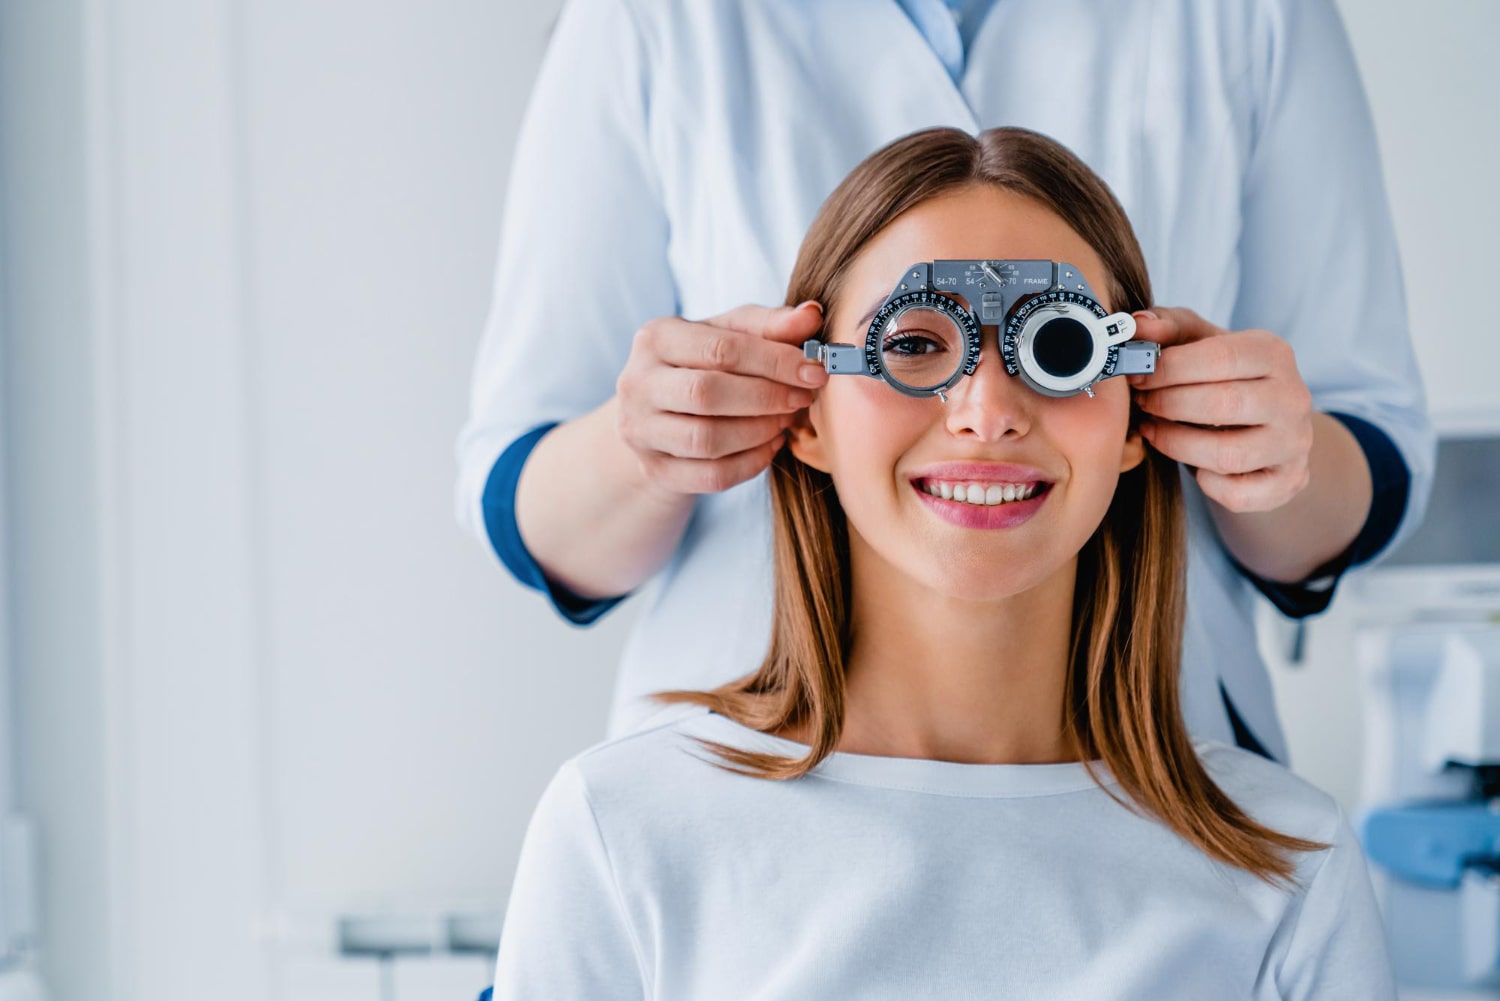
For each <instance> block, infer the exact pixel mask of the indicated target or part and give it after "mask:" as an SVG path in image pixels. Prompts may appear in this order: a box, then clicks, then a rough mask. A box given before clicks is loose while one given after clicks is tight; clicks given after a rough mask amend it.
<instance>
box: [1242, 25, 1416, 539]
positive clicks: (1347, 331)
mask: <svg viewBox="0 0 1500 1001" xmlns="http://www.w3.org/2000/svg"><path fill="white" fill-rule="evenodd" d="M1260 14H1261V17H1260V20H1259V22H1258V23H1257V27H1256V31H1255V34H1254V39H1255V41H1254V43H1253V44H1252V52H1253V57H1252V62H1251V64H1250V67H1249V70H1248V75H1247V85H1248V86H1249V88H1250V93H1251V102H1252V107H1253V109H1254V110H1253V112H1252V115H1251V122H1252V124H1251V140H1250V145H1249V153H1248V156H1249V161H1248V166H1247V173H1246V177H1245V187H1244V201H1243V221H1242V237H1241V241H1240V266H1241V268H1240V288H1239V293H1238V296H1237V300H1236V303H1235V308H1234V311H1233V316H1232V319H1231V326H1232V327H1233V328H1234V329H1237V330H1242V329H1247V328H1260V329H1265V330H1270V331H1273V332H1274V333H1276V334H1278V335H1280V336H1281V337H1283V338H1285V339H1286V340H1287V341H1288V342H1289V343H1290V344H1291V345H1292V347H1293V348H1294V350H1295V351H1296V356H1297V366H1298V369H1299V371H1300V372H1301V374H1302V378H1303V380H1304V381H1305V382H1306V383H1307V386H1308V388H1309V389H1310V390H1311V391H1312V394H1313V401H1314V406H1315V407H1316V408H1317V409H1318V410H1321V411H1325V412H1326V411H1337V412H1342V413H1347V414H1351V415H1353V416H1355V417H1358V418H1362V419H1364V420H1366V421H1368V422H1370V423H1371V424H1373V425H1375V427H1377V428H1379V429H1380V430H1381V431H1383V432H1384V433H1385V434H1386V435H1387V436H1388V437H1389V438H1390V439H1391V442H1392V443H1393V444H1394V445H1395V447H1396V449H1397V450H1398V451H1399V452H1400V453H1401V457H1402V458H1403V459H1404V460H1405V464H1406V467H1407V469H1408V471H1409V473H1410V476H1411V481H1410V491H1409V493H1408V495H1407V502H1406V508H1405V513H1404V516H1403V517H1402V519H1401V522H1400V525H1399V526H1398V527H1397V531H1396V534H1395V536H1394V537H1393V539H1392V541H1391V543H1390V544H1388V545H1387V546H1386V547H1385V548H1384V549H1383V550H1382V553H1388V552H1390V551H1391V550H1392V549H1394V548H1395V547H1396V546H1397V545H1399V544H1400V542H1401V540H1402V539H1404V538H1405V537H1406V536H1407V535H1408V534H1410V532H1411V531H1412V530H1413V529H1414V528H1415V527H1416V525H1417V523H1418V522H1419V521H1420V520H1421V516H1422V513H1423V511H1424V510H1425V509H1426V505H1427V497H1428V494H1429V492H1430V490H1431V486H1432V473H1433V464H1434V461H1435V450H1436V446H1435V440H1434V436H1433V431H1432V426H1431V424H1430V422H1429V420H1428V416H1427V406H1426V399H1425V394H1424V392H1423V388H1422V380H1421V375H1420V373H1419V372H1418V369H1417V363H1416V358H1415V355H1414V352H1413V350H1412V343H1411V337H1410V333H1409V326H1408V320H1407V311H1406V297H1405V292H1404V290H1403V288H1402V277H1401V262H1400V257H1399V255H1398V252H1397V248H1396V236H1395V231H1394V227H1393V225H1392V222H1391V213H1390V207H1389V205H1388V202H1387V199H1386V193H1385V185H1384V181H1383V180H1382V177H1381V170H1380V153H1379V149H1378V148H1377V145H1376V137H1375V128H1374V122H1373V120H1372V118H1371V115H1370V109H1369V105H1368V103H1367V102H1366V99H1365V94H1364V90H1363V87H1362V85H1361V83H1360V79H1359V74H1358V69H1357V67H1356V65H1355V62H1354V55H1353V52H1352V51H1351V49H1350V46H1349V39H1348V36H1347V34H1346V33H1345V30H1344V26H1343V23H1342V21H1340V19H1339V15H1338V12H1337V10H1336V9H1335V8H1334V5H1333V2H1332V0H1263V2H1262V3H1261V6H1260Z"/></svg>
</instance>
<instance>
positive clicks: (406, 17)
mask: <svg viewBox="0 0 1500 1001" xmlns="http://www.w3.org/2000/svg"><path fill="white" fill-rule="evenodd" d="M1343 6H1344V9H1345V12H1346V15H1347V16H1348V18H1349V23H1350V29H1351V34H1352V36H1353V38H1354V41H1355V45H1356V49H1357V51H1358V54H1359V56H1360V58H1361V61H1362V64H1363V65H1364V68H1365V72H1366V76H1367V83H1368V86H1369V90H1370V93H1371V96H1372V99H1373V100H1374V102H1375V104H1376V117H1377V125H1378V127H1379V129H1380V132H1381V139H1382V143H1383V146H1384V148H1385V155H1386V164H1387V173H1388V177H1389V178H1390V185H1391V193H1392V198H1393V202H1394V206H1395V212H1396V221H1397V226H1398V230H1399V232H1400V236H1401V239H1402V241H1403V247H1404V249H1405V253H1406V262H1407V269H1408V285H1409V288H1410V298H1411V304H1412V314H1413V326H1414V331H1415V335H1416V337H1417V340H1418V344H1419V352H1420V353H1421V355H1422V359H1423V364H1424V368H1425V370H1426V372H1427V375H1428V377H1429V384H1430V388H1431V390H1432V395H1433V398H1434V400H1435V401H1436V402H1437V403H1438V404H1439V405H1440V407H1444V408H1450V407H1454V408H1460V409H1462V408H1472V407H1477V406H1481V405H1483V404H1485V403H1486V402H1490V401H1491V400H1492V399H1493V396H1494V392H1493V390H1491V389H1490V387H1489V385H1488V384H1487V383H1486V382H1485V377H1484V374H1483V373H1484V370H1483V369H1481V367H1480V366H1476V365H1473V364H1472V363H1471V362H1470V361H1469V359H1470V358H1472V357H1473V355H1474V353H1475V352H1476V351H1477V346H1478V343H1479V342H1478V338H1479V335H1480V332H1479V331H1478V330H1477V329H1476V328H1475V327H1473V326H1468V325H1466V323H1467V321H1468V320H1469V319H1470V318H1472V317H1473V316H1474V315H1475V313H1476V309H1475V303H1477V302H1481V301H1482V300H1481V298H1480V297H1477V296H1469V295H1464V294H1459V293H1455V292H1454V291H1452V290H1455V289H1459V290H1461V289H1468V288H1475V287H1477V288H1479V289H1484V288H1486V287H1487V284H1486V283H1487V281H1488V275H1487V274H1484V273H1482V272H1483V271H1484V270H1487V266H1488V265H1489V263H1490V262H1491V261H1492V260H1493V254H1492V252H1491V251H1490V234H1491V233H1493V232H1495V230H1496V223H1497V222H1500V219H1497V218H1496V212H1497V202H1496V199H1495V198H1494V197H1493V194H1492V193H1491V192H1490V191H1489V190H1488V189H1487V188H1486V185H1488V184H1490V183H1492V182H1491V178H1493V177H1494V176H1495V170H1494V168H1495V166H1496V163H1495V160H1496V147H1495V143H1496V142H1497V140H1496V138H1495V135H1494V130H1493V128H1492V127H1491V128H1484V127H1480V126H1479V125H1477V124H1476V123H1478V122H1481V121H1493V120H1494V114H1493V113H1494V111H1495V109H1496V108H1497V107H1500V101H1497V99H1496V98H1497V96H1500V95H1497V89H1496V85H1495V84H1494V83H1493V82H1492V80H1491V79H1490V77H1489V76H1488V75H1487V70H1486V69H1485V67H1486V66H1487V63H1488V52H1487V51H1485V50H1483V49H1482V48H1481V46H1482V44H1483V41H1482V40H1484V39H1487V38H1492V37H1495V35H1496V34H1497V30H1500V8H1497V7H1496V6H1494V5H1491V4H1488V3H1485V2H1483V0H1471V2H1467V3H1464V2H1459V0H1445V2H1441V3H1435V4H1431V5H1428V6H1427V7H1425V8H1424V11H1423V16H1422V17H1421V18H1420V19H1419V20H1414V19H1413V18H1412V17H1411V14H1410V9H1409V8H1407V7H1400V6H1398V5H1396V4H1395V3H1394V2H1391V0H1380V2H1378V3H1377V2H1374V0H1362V2H1357V3H1356V2H1354V0H1350V2H1348V3H1346V4H1344V5H1343ZM556 7H557V0H547V2H544V3H540V4H532V3H526V4H521V3H509V2H505V3H495V2H492V0H442V2H438V3H432V4H422V5H417V4H368V3H354V2H353V0H302V2H296V3H294V2H289V0H263V2H259V3H254V4H248V3H236V2H233V0H195V2H194V3H192V4H180V3H172V2H169V0H48V2H47V3H32V4H25V3H15V4H10V5H7V6H4V7H0V114H3V119H0V130H3V131H0V183H3V188H0V197H3V199H4V200H3V203H0V204H3V217H4V219H5V220H6V224H7V226H8V227H9V228H8V230H7V232H5V233H4V235H3V237H0V238H3V239H4V240H5V249H6V254H5V257H6V263H5V266H6V271H5V275H4V280H5V283H6V284H5V288H6V292H7V296H6V297H5V300H4V301H5V304H6V310H7V312H6V314H5V323H4V329H5V330H6V332H7V336H8V337H9V341H8V344H7V361H8V368H9V380H10V381H9V383H8V385H7V394H6V396H7V399H6V407H7V410H6V412H5V414H4V427H5V434H6V438H7V440H8V442H9V449H10V451H9V457H8V458H9V464H10V465H9V473H10V491H11V501H12V503H11V515H12V518H13V524H12V526H11V533H10V538H11V539H12V540H13V541H14V547H13V549H12V551H11V559H12V565H13V570H14V573H15V581H16V583H17V587H16V589H15V590H16V594H15V606H14V609H13V610H14V613H15V614H14V625H15V633H16V637H15V638H16V646H15V649H16V656H17V659H16V664H17V668H18V671H19V673H20V677H19V679H18V685H17V689H18V691H17V701H18V705H19V707H20V715H21V724H22V740H23V744H24V748H25V755H26V760H25V770H24V772H23V775H22V780H23V781H22V789H21V792H22V798H23V801H24V803H25V804H26V805H27V808H28V809H29V810H30V811H31V812H33V813H34V814H35V815H36V816H37V817H38V819H39V821H40V824H41V835H42V839H43V843H42V848H43V851H44V856H45V857H44V872H43V890H44V895H45V899H44V921H45V924H44V927H43V934H44V936H45V942H46V945H47V946H48V948H49V950H50V951H49V955H48V960H49V968H48V973H49V977H50V982H51V986H52V989H53V992H54V994H55V996H56V997H57V998H59V999H64V1001H71V999H75V998H76V999H82V998H119V999H125V1001H138V999H139V1001H145V999H150V1001H175V999H178V998H184V999H185V998H189V997H198V996H201V995H202V994H203V993H204V992H205V990H207V989H209V987H210V985H211V989H212V991H213V994H214V996H215V997H218V998H225V999H252V998H254V999H262V998H268V997H277V998H281V997H287V996H289V995H288V991H289V990H290V981H291V979H292V978H293V973H292V972H289V969H290V968H284V967H283V966H281V965H280V964H279V962H272V961H271V960H272V958H274V957H280V956H284V955H286V954H288V952H295V951H296V950H297V949H299V948H302V947H303V945H304V944H305V946H306V948H307V949H309V950H311V949H312V948H313V946H314V945H315V944H316V942H315V941H314V940H316V939H317V937H318V934H319V932H318V931H317V929H318V928H319V925H318V921H319V916H320V915H323V914H325V913H327V912H329V911H333V910H380V909H387V908H388V909H392V910H397V911H411V910H421V909H422V908H434V909H436V908H463V907H476V908H482V907H492V908H498V907H500V906H502V905H503V902H504V895H505V892H506V889H507V887H508V885H509V881H510V876H511V873H512V871H513V867H514V860H515V853H516V850H517V848H518V846H519V843H520V838H521V835H522V833H523V831H524V826H525V822H526V820H527V817H528V816H529V813H530V810H531V807H532V805H533V804H534V803H535V800H536V797H537V795H538V794H539V792H540V790H541V787H542V784H543V783H544V782H545V780H546V778H547V777H548V776H550V775H551V773H552V772H553V770H554V769H555V768H556V766H557V764H558V762H560V761H561V760H562V759H563V758H564V757H566V756H567V755H569V754H571V753H572V752H573V751H575V750H577V749H578V748H581V747H582V746H585V745H586V744H588V743H591V742H593V741H594V740H595V739H597V737H598V736H599V734H600V733H601V732H602V730H603V725H604V718H605V710H606V704H607V700H608V694H609V685H610V682H611V680H612V673H613V661H614V651H615V650H616V648H617V645H618V643H619V641H620V639H621V638H622V636H623V634H624V631H625V630H626V628H627V627H628V625H629V620H630V618H631V617H632V616H633V615H634V614H635V610H634V609H633V608H631V607H630V606H628V605H627V606H626V607H625V608H624V609H622V610H620V611H617V612H616V613H614V614H613V615H611V616H610V617H609V618H608V619H607V620H606V621H605V623H603V624H602V625H601V626H599V627H596V628H594V629H591V630H588V631H575V630H572V629H570V628H569V627H567V626H565V625H563V624H562V623H561V622H559V621H558V620H557V619H556V618H555V617H554V616H553V615H552V614H551V612H550V610H549V609H548V608H547V606H546V604H545V602H544V601H543V600H542V599H541V598H540V597H539V596H537V595H535V594H532V593H531V592H528V591H525V590H523V589H522V588H520V587H519V586H517V585H515V584H513V583H512V582H511V581H509V579H508V578H507V577H506V576H505V575H504V573H503V572H502V571H501V570H500V569H499V568H498V567H497V566H496V565H495V564H494V563H493V562H492V561H491V560H490V559H489V558H488V557H486V556H485V555H484V554H483V553H482V552H481V551H480V549H479V548H478V546H477V545H475V544H474V543H473V542H472V541H471V540H469V539H467V538H465V537H463V536H461V535H460V534H459V532H458V529H457V528H456V527H455V526H454V525H453V522H452V517H451V513H450V510H451V493H450V491H451V482H452V475H453V467H452V459H451V448H452V441H453V436H454V434H455V432H456V430H457V428H458V426H459V424H460V422H461V419H462V415H463V411H464V407H465V403H466V394H467V381H468V375H469V368H470V364H471V362H472V359H473V352H474V349H475V347H476V344H477V337H478V332H479V328H480V324H481V321H482V319H483V315H484V311H485V309H486V307H487V305H488V290H489V280H490V268H491V266H492V263H493V259H494V250H495V247H494V239H495V234H496V232H497V223H498V215H499V205H500V196H501V193H502V191H503V185H504V180H505V175H506V170H507V166H508V163H509V160H510V155H511V143H512V141H513V135H514V131H515V128H516V125H517V122H518V119H519V115H520V112H521V109H522V107H523V105H524V100H525V97H526V93H527V91H528V89H529V86H530V81H531V78H532V76H533V74H534V72H535V68H536V65H537V61H538V59H539V57H540V54H541V51H542V48H543V46H544V42H545V32H546V28H547V25H548V22H549V21H550V19H551V17H552V15H553V13H554V12H555V10H556ZM1398 57H1399V58H1398ZM1444 116H1447V117H1444ZM1436 150H1441V155H1437V154H1436V153H1435V152H1434V151H1436ZM1439 161H1440V162H1439ZM1343 669H1344V668H1343V667H1341V666H1339V665H1333V666H1331V667H1329V668H1328V669H1327V670H1326V671H1325V670H1324V667H1323V666H1322V665H1320V664H1318V663H1312V664H1310V665H1309V666H1308V667H1307V668H1306V669H1305V671H1306V673H1305V674H1304V675H1302V677H1321V678H1323V679H1338V678H1339V677H1340V675H1339V674H1338V673H1337V672H1338V671H1339V670H1343ZM1318 672H1324V673H1322V674H1319V673H1318ZM1330 683H1342V682H1336V681H1334V682H1330ZM1349 683H1350V684H1352V680H1351V681H1350V682H1349ZM1299 704H1301V703H1299ZM1301 720H1302V717H1300V716H1299V717H1297V718H1296V719H1289V724H1290V729H1291V730H1292V733H1291V740H1292V746H1293V753H1294V755H1295V754H1296V753H1297V751H1298V746H1299V741H1304V740H1306V739H1307V737H1306V733H1307V732H1308V731H1305V730H1302V729H1299V727H1300V725H1301V723H1300V721H1301ZM1348 746H1349V749H1350V753H1351V754H1352V753H1354V751H1355V749H1356V748H1357V743H1355V742H1353V741H1352V739H1351V741H1350V743H1349V744H1348ZM1314 777H1315V778H1317V776H1314ZM325 996H329V997H331V996H333V995H332V994H331V993H330V994H327V995H325Z"/></svg>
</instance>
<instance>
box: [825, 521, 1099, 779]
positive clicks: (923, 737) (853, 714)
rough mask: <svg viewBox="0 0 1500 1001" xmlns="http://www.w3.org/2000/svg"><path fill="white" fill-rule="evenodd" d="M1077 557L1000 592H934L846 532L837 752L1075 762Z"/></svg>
mask: <svg viewBox="0 0 1500 1001" xmlns="http://www.w3.org/2000/svg"><path fill="white" fill-rule="evenodd" d="M1076 568H1077V561H1076V559H1075V560H1070V561H1068V562H1067V563H1066V564H1065V565H1063V566H1062V567H1060V568H1059V569H1058V570H1057V571H1056V572H1055V573H1054V574H1052V575H1051V576H1050V577H1048V578H1047V579H1045V580H1043V581H1042V582H1040V583H1039V584H1037V585H1036V586H1035V587H1032V588H1030V589H1029V590H1027V591H1024V592H1022V593H1020V594H1015V595H1009V596H1006V597H1004V598H1000V599H993V600H973V599H969V598H962V597H955V596H953V595H951V594H947V593H942V592H939V591H934V590H932V589H930V588H927V587H925V586H924V585H922V584H921V583H919V582H917V581H914V580H912V579H911V578H909V577H906V576H905V575H904V574H901V573H899V572H895V570H894V568H893V567H891V566H890V565H889V564H886V563H884V561H883V560H881V558H880V557H879V556H878V555H877V554H876V553H875V552H874V551H873V550H871V549H870V548H869V547H868V546H867V545H865V544H864V543H863V540H855V539H851V551H850V569H851V571H852V573H853V578H854V586H853V588H852V592H853V600H854V607H853V608H852V609H851V615H852V625H853V630H852V632H853V645H852V649H851V650H850V654H849V658H848V661H847V663H846V665H845V667H846V684H847V697H846V703H845V722H844V732H843V737H842V739H841V740H840V743H839V748H838V749H839V750H841V751H847V752H851V753H855V754H875V755H882V756H888V757H909V758H930V759H936V760H941V761H958V762H972V763H991V764H1045V763H1052V762H1060V761H1073V760H1076V757H1075V756H1074V755H1072V754H1070V753H1069V751H1068V749H1067V746H1066V744H1065V742H1064V740H1063V731H1062V711H1063V692H1064V685H1065V683H1066V678H1067V671H1068V646H1069V642H1070V639H1071V633H1072V621H1073V587H1074V577H1075V573H1076Z"/></svg>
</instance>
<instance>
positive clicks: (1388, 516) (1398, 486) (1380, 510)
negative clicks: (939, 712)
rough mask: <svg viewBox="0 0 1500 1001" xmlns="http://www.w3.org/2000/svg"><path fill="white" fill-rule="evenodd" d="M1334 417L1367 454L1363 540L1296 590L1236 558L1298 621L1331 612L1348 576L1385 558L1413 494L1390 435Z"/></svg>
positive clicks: (1258, 585) (1260, 588)
mask: <svg viewBox="0 0 1500 1001" xmlns="http://www.w3.org/2000/svg"><path fill="white" fill-rule="evenodd" d="M1328 416H1330V417H1333V418H1336V419H1337V420H1338V421H1339V423H1341V424H1343V425H1344V427H1346V428H1348V429H1349V433H1350V434H1352V435H1354V440H1355V441H1357V442H1359V447H1360V449H1361V450H1362V451H1363V452H1364V453H1365V463H1366V464H1367V465H1368V466H1369V467H1370V485H1371V487H1372V488H1373V489H1372V492H1371V496H1370V512H1369V514H1367V515H1366V516H1365V523H1364V526H1363V527H1361V528H1360V530H1359V534H1358V535H1357V536H1355V537H1354V541H1353V542H1351V543H1350V544H1349V548H1347V549H1345V550H1344V551H1343V552H1342V553H1340V554H1339V555H1337V556H1335V557H1334V558H1333V559H1331V560H1329V561H1328V562H1327V563H1325V564H1323V565H1322V566H1320V567H1318V569H1316V570H1314V571H1313V572H1312V574H1311V575H1310V576H1309V577H1308V579H1307V580H1305V581H1302V582H1300V583H1296V584H1284V583H1281V582H1279V581H1270V580H1265V579H1263V578H1261V577H1257V576H1256V575H1255V574H1253V573H1251V572H1250V571H1249V570H1246V569H1245V568H1244V567H1243V566H1240V564H1239V561H1237V560H1234V559H1233V557H1231V562H1233V563H1234V565H1235V566H1236V567H1238V568H1239V571H1240V573H1242V574H1244V575H1245V577H1246V579H1248V580H1249V581H1250V583H1252V584H1254V585H1255V587H1256V589H1257V590H1258V591H1260V593H1261V594H1263V595H1265V596H1266V598H1267V599H1268V600H1269V601H1270V602H1271V604H1273V605H1275V606H1276V607H1277V609H1279V610H1280V611H1281V613H1282V614H1283V615H1286V616H1287V617H1289V618H1293V619H1303V618H1306V617H1307V616H1309V615H1316V614H1317V613H1318V612H1321V611H1323V610H1324V609H1326V608H1327V607H1328V605H1329V603H1330V602H1332V601H1333V591H1334V588H1335V587H1336V586H1337V585H1338V582H1339V578H1340V577H1342V576H1343V575H1344V572H1345V571H1346V570H1348V569H1349V568H1351V567H1355V566H1358V565H1360V564H1361V563H1368V562H1369V561H1370V560H1373V559H1374V558H1375V557H1376V556H1378V555H1380V551H1381V550H1383V549H1384V548H1385V547H1386V546H1387V545H1388V544H1389V543H1390V541H1391V539H1393V538H1395V537H1396V529H1397V528H1399V527H1400V526H1401V518H1402V516H1403V515H1405V514H1406V501H1407V497H1408V495H1409V494H1410V493H1411V471H1410V470H1409V469H1408V468H1407V465H1406V460H1405V459H1403V458H1402V457H1401V452H1400V450H1398V449H1397V448H1396V444H1395V442H1393V441H1391V439H1390V436H1389V435H1387V434H1386V433H1385V432H1384V431H1382V430H1380V429H1379V428H1378V427H1376V426H1375V425H1374V424H1371V423H1370V422H1369V421H1367V420H1365V419H1364V418H1361V417H1355V416H1353V415H1351V414H1340V413H1335V412H1333V411H1329V413H1328Z"/></svg>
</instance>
